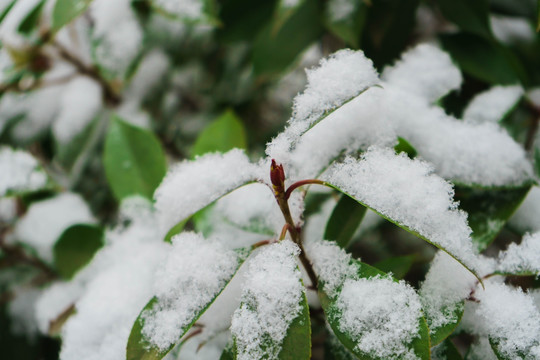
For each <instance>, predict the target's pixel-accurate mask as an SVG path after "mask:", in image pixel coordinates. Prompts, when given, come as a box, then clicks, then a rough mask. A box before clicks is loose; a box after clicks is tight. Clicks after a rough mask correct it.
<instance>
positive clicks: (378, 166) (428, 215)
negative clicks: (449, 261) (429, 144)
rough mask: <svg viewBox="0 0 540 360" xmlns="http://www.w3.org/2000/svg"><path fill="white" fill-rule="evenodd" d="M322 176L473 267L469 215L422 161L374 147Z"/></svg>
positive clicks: (452, 192) (448, 185)
mask: <svg viewBox="0 0 540 360" xmlns="http://www.w3.org/2000/svg"><path fill="white" fill-rule="evenodd" d="M323 180H325V181H326V182H328V183H330V184H332V185H333V186H336V187H338V188H340V189H342V190H343V191H345V192H346V193H348V194H349V195H351V196H353V197H354V198H355V199H357V200H359V201H361V202H362V203H364V204H366V205H367V206H369V207H371V208H373V209H374V210H376V211H377V212H379V213H381V214H382V215H384V216H386V217H388V218H390V219H393V220H394V221H396V222H397V223H399V224H402V225H405V226H407V227H408V228H410V229H411V230H413V231H415V232H417V233H418V234H420V235H421V236H423V237H424V238H426V239H428V240H429V241H430V242H432V243H434V244H436V245H438V246H441V247H442V248H443V249H445V250H446V251H448V252H449V253H450V254H452V255H453V256H456V257H457V258H458V259H460V260H461V261H462V262H463V263H464V264H466V265H467V266H468V267H469V268H471V269H474V267H475V263H476V257H475V255H474V253H475V251H474V250H473V245H472V242H471V239H470V233H471V229H470V228H469V226H468V224H467V214H466V213H465V212H463V211H460V210H458V208H457V204H456V203H455V202H454V200H453V195H454V190H453V188H452V185H450V184H449V183H448V182H446V181H445V180H444V179H442V178H440V177H439V176H437V175H435V174H433V169H432V167H431V166H430V165H429V164H428V163H426V162H423V161H418V160H411V159H409V158H408V157H407V156H406V155H404V154H400V155H396V154H395V153H394V151H393V150H392V149H378V148H370V149H369V150H368V151H367V152H365V153H364V154H363V155H362V157H361V159H360V160H355V159H353V158H350V157H349V158H346V159H345V160H344V161H343V162H342V163H337V164H334V165H333V166H332V167H331V168H330V169H329V172H328V173H327V174H325V175H324V176H323Z"/></svg>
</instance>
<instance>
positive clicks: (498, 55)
mask: <svg viewBox="0 0 540 360" xmlns="http://www.w3.org/2000/svg"><path fill="white" fill-rule="evenodd" d="M440 40H441V42H442V45H443V47H444V49H445V50H446V51H448V52H449V53H450V55H451V56H452V58H453V59H454V61H456V62H457V63H458V65H459V67H460V68H461V69H462V71H464V72H465V73H467V74H468V75H470V76H472V77H475V78H477V79H479V80H482V81H485V82H487V83H490V84H503V85H512V84H516V83H517V82H519V81H520V80H521V79H522V78H523V74H522V73H523V72H524V70H523V69H522V66H521V65H520V64H519V63H518V62H517V60H516V59H515V58H514V55H513V54H511V53H509V52H508V51H506V50H505V49H504V48H503V47H502V46H501V45H499V44H497V43H495V42H493V41H488V40H486V39H484V38H482V37H479V36H476V35H471V34H464V33H457V34H449V35H442V36H440Z"/></svg>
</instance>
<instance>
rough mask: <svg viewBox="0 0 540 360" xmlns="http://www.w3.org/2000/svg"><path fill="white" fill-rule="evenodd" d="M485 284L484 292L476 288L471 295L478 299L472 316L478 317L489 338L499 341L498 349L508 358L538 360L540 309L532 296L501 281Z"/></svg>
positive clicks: (539, 351) (539, 353)
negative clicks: (473, 294)
mask: <svg viewBox="0 0 540 360" xmlns="http://www.w3.org/2000/svg"><path fill="white" fill-rule="evenodd" d="M485 285H486V289H485V291H482V290H480V289H479V290H478V291H477V292H476V294H475V297H476V298H477V299H478V300H479V301H480V303H479V304H478V306H477V307H476V309H475V316H477V317H478V318H479V319H481V321H482V323H483V326H484V327H485V330H486V331H487V333H488V335H489V336H490V338H492V339H493V340H494V341H495V342H498V343H499V345H498V351H499V352H500V353H501V355H503V356H504V357H505V358H509V359H517V358H523V359H527V360H533V359H538V356H539V355H540V312H539V310H538V309H537V308H536V307H535V305H534V301H533V298H532V297H531V296H529V295H527V294H525V293H523V292H522V291H521V290H520V289H512V288H510V287H508V286H506V285H504V284H500V283H493V282H487V283H486V284H485ZM520 353H523V354H526V355H525V356H524V357H523V356H520Z"/></svg>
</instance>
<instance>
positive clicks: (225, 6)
mask: <svg viewBox="0 0 540 360" xmlns="http://www.w3.org/2000/svg"><path fill="white" fill-rule="evenodd" d="M276 2H277V1H276V0H265V1H253V0H222V1H221V2H220V5H221V6H220V13H219V18H220V19H221V21H222V23H223V24H222V26H221V27H220V28H218V29H217V36H218V38H219V39H221V40H223V41H226V42H236V41H253V39H255V37H256V36H257V35H258V34H259V32H260V30H261V29H262V28H263V27H266V26H268V24H269V23H270V21H271V19H272V15H273V13H274V9H275V6H276Z"/></svg>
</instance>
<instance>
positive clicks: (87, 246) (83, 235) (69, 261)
mask: <svg viewBox="0 0 540 360" xmlns="http://www.w3.org/2000/svg"><path fill="white" fill-rule="evenodd" d="M102 246H103V229H102V228H101V227H99V226H96V225H86V224H81V225H73V226H71V227H69V228H68V229H67V230H65V231H64V232H63V233H62V235H61V236H60V239H59V240H58V241H57V242H56V243H55V244H54V248H53V253H54V267H55V269H56V270H57V271H58V273H59V274H60V275H61V276H62V277H63V278H64V279H71V278H72V277H73V275H75V273H76V272H77V271H78V270H79V269H81V268H83V267H84V266H85V265H86V264H88V263H89V262H90V260H92V258H93V257H94V255H95V253H96V252H97V251H98V250H99V249H100V248H101V247H102Z"/></svg>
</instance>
